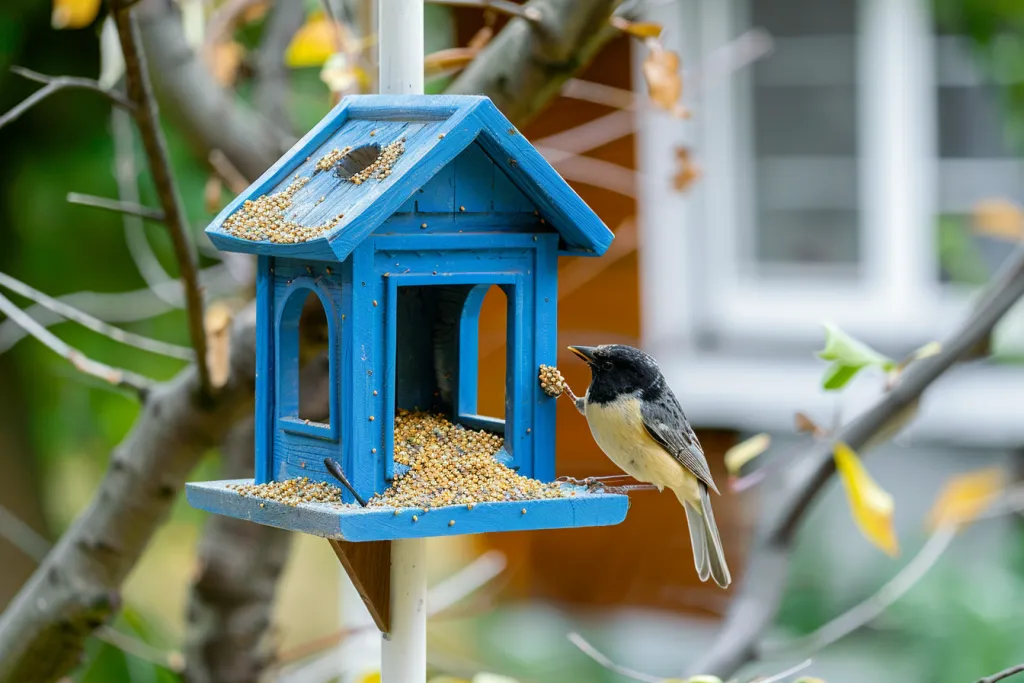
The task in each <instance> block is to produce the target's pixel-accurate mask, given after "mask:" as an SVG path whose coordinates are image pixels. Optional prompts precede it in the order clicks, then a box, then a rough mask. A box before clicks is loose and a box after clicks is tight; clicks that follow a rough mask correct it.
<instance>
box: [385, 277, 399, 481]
mask: <svg viewBox="0 0 1024 683" xmlns="http://www.w3.org/2000/svg"><path fill="white" fill-rule="evenodd" d="M384 283H385V284H384V287H385V291H386V292H387V294H385V300H386V305H387V310H386V311H385V312H384V320H385V328H384V358H385V364H386V367H387V370H386V371H385V374H384V386H385V388H386V391H385V396H384V424H385V425H394V424H395V403H396V402H397V400H398V383H397V381H396V379H397V378H396V376H395V368H396V365H397V360H398V359H397V357H396V356H397V353H398V278H397V277H385V278H384ZM382 436H383V439H384V449H383V450H384V456H383V461H384V480H385V481H391V480H393V479H394V478H395V455H394V454H395V431H394V429H385V430H384V434H383V435H382Z"/></svg>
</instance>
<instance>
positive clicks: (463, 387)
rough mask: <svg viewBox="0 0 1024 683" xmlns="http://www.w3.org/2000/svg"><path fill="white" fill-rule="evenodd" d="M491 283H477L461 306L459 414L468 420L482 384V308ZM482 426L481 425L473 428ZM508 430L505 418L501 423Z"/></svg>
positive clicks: (473, 409)
mask: <svg viewBox="0 0 1024 683" xmlns="http://www.w3.org/2000/svg"><path fill="white" fill-rule="evenodd" d="M490 288H491V286H490V285H489V284H488V285H478V286H476V287H474V288H473V289H472V290H470V292H469V296H467V297H466V302H465V304H463V307H462V316H461V317H460V319H459V377H458V382H457V384H456V388H455V406H456V414H457V415H458V416H459V417H460V418H461V419H463V420H464V419H465V418H466V417H467V416H475V415H476V410H477V405H478V397H477V386H478V385H479V382H480V378H479V366H478V359H479V358H480V309H481V308H482V307H483V305H484V297H486V296H487V290H489V289H490ZM474 428H475V429H482V427H474ZM501 430H502V432H504V431H505V424H504V420H503V421H502V426H501Z"/></svg>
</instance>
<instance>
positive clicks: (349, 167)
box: [334, 143, 380, 179]
mask: <svg viewBox="0 0 1024 683" xmlns="http://www.w3.org/2000/svg"><path fill="white" fill-rule="evenodd" d="M378 157H380V145H378V144H377V143H372V144H369V145H363V146H362V147H356V148H355V149H353V150H351V151H350V152H349V153H348V154H346V155H345V156H343V157H342V158H341V159H339V160H338V164H337V166H335V167H334V174H335V175H337V176H338V177H339V178H343V179H344V178H351V177H352V176H354V175H356V174H357V173H359V172H360V171H363V170H365V169H367V168H369V167H370V166H372V165H373V162H375V161H377V158H378Z"/></svg>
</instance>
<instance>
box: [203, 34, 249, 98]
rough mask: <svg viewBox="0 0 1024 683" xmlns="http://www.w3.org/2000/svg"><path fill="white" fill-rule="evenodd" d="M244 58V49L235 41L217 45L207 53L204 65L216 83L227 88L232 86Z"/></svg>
mask: <svg viewBox="0 0 1024 683" xmlns="http://www.w3.org/2000/svg"><path fill="white" fill-rule="evenodd" d="M244 56H245V48H244V47H242V45H241V43H236V42H235V41H229V42H225V43H218V44H217V45H213V46H212V47H211V48H210V49H209V51H207V53H206V65H207V67H208V68H209V69H210V73H211V74H213V77H214V79H215V80H216V81H217V83H219V84H220V85H221V86H222V87H225V88H227V87H230V86H232V85H234V83H235V78H237V77H238V69H239V67H241V65H242V58H243V57H244Z"/></svg>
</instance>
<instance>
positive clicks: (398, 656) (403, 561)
mask: <svg viewBox="0 0 1024 683" xmlns="http://www.w3.org/2000/svg"><path fill="white" fill-rule="evenodd" d="M423 4H424V3H423V0H377V40H378V45H379V46H380V47H379V52H378V59H379V60H380V92H381V93H385V94H394V95H421V94H423V33H424V31H423ZM426 559H427V553H426V541H425V540H424V539H422V538H414V539H403V540H398V541H392V543H391V633H389V634H387V635H385V636H384V642H383V643H382V647H381V667H380V672H381V683H424V682H425V681H426V680H427V567H426Z"/></svg>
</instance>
